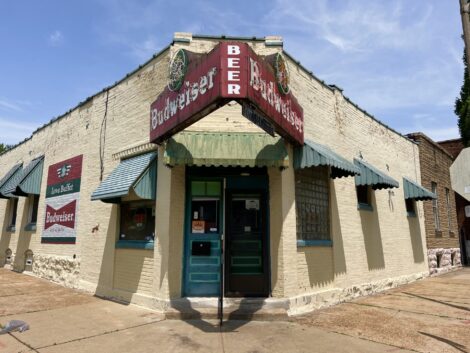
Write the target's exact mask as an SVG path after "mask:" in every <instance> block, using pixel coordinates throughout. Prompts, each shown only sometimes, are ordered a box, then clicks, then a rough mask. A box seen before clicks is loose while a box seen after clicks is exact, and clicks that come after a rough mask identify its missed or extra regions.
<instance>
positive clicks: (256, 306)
mask: <svg viewBox="0 0 470 353" xmlns="http://www.w3.org/2000/svg"><path fill="white" fill-rule="evenodd" d="M263 304H264V300H252V299H249V298H243V299H242V300H241V301H240V303H239V305H238V308H237V309H236V310H233V311H228V315H227V314H225V315H224V317H227V319H226V320H224V321H223V324H222V327H220V326H219V321H218V317H217V316H213V317H212V315H211V314H209V315H207V314H206V315H205V314H204V313H203V312H201V311H198V310H197V309H195V308H194V307H193V305H192V303H191V301H190V300H188V299H186V298H181V299H178V301H175V302H172V308H173V309H175V310H177V311H179V312H180V314H181V318H182V319H183V320H184V321H185V322H187V323H188V324H190V325H192V326H194V327H196V328H198V329H199V330H201V331H203V332H206V333H212V332H232V331H235V330H237V329H238V328H240V327H242V326H243V325H246V324H247V323H249V322H250V321H251V320H252V319H253V317H254V315H255V313H256V312H257V311H259V310H260V309H261V308H262V307H263ZM203 316H206V317H208V319H204V317H203ZM209 319H210V321H209ZM215 319H217V322H216V323H212V322H211V321H214V320H215Z"/></svg>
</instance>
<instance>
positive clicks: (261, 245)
mask: <svg viewBox="0 0 470 353" xmlns="http://www.w3.org/2000/svg"><path fill="white" fill-rule="evenodd" d="M266 209H267V206H266V193H265V192H264V191H259V192H258V191H253V190H250V191H246V192H243V191H238V190H237V191H227V196H226V217H225V220H226V228H225V232H226V245H225V294H226V295H227V296H236V297H249V296H256V297H265V296H268V294H269V273H268V272H269V271H268V268H269V267H268V261H267V259H268V258H269V257H268V256H267V255H268V254H267V246H266V244H267V231H268V229H267V219H266V214H267V212H266Z"/></svg>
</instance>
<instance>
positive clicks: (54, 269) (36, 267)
mask: <svg viewBox="0 0 470 353" xmlns="http://www.w3.org/2000/svg"><path fill="white" fill-rule="evenodd" d="M27 270H28V269H26V271H27ZM29 272H32V274H33V275H35V276H37V277H40V278H44V279H47V280H49V281H51V282H55V283H58V284H60V285H62V286H64V287H69V288H78V287H79V286H78V277H79V274H80V261H79V260H78V259H71V258H70V257H63V256H50V255H48V256H43V255H34V257H33V262H32V265H31V268H30V271H29Z"/></svg>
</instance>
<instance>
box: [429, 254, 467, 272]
mask: <svg viewBox="0 0 470 353" xmlns="http://www.w3.org/2000/svg"><path fill="white" fill-rule="evenodd" d="M428 263H429V273H430V274H431V275H434V274H440V273H443V272H447V271H449V270H451V269H454V268H457V267H460V266H462V262H461V259H460V249H459V248H449V249H443V248H439V249H429V250H428Z"/></svg>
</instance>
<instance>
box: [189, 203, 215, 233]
mask: <svg viewBox="0 0 470 353" xmlns="http://www.w3.org/2000/svg"><path fill="white" fill-rule="evenodd" d="M219 218H220V217H219V199H218V198H206V197H193V198H192V202H191V233H193V234H197V233H201V234H205V233H218V232H219Z"/></svg>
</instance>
